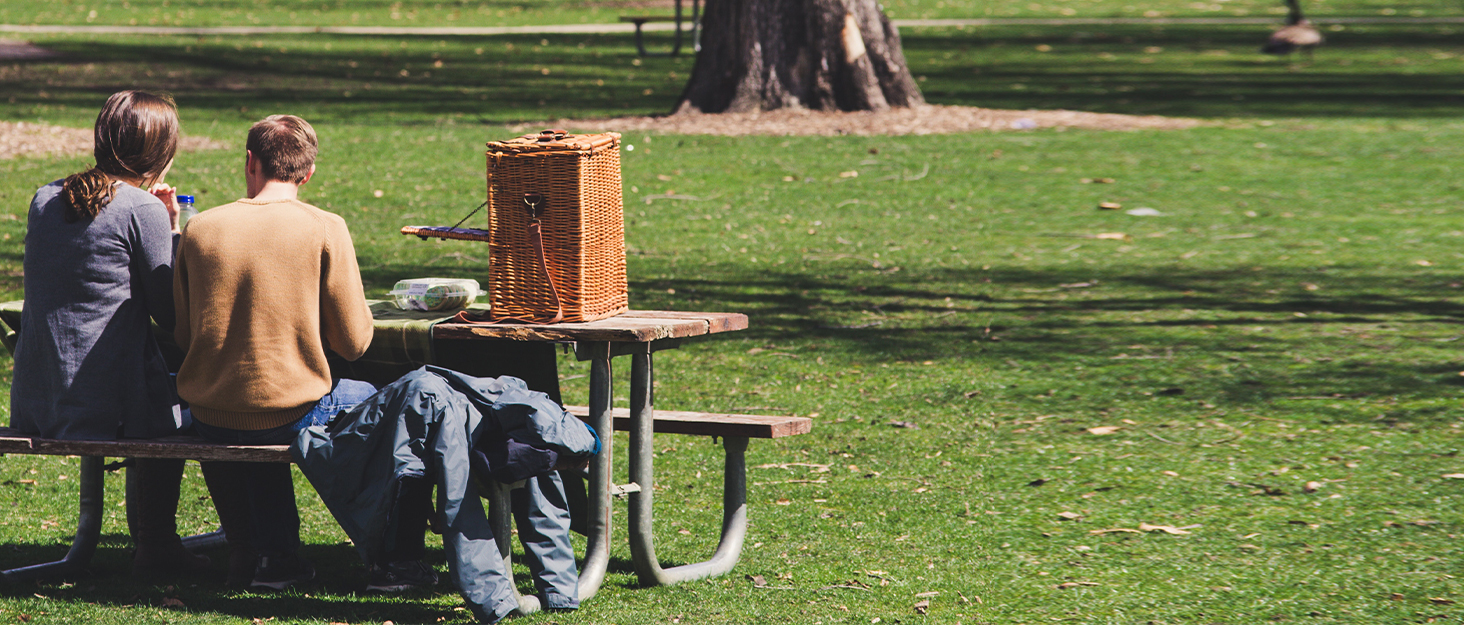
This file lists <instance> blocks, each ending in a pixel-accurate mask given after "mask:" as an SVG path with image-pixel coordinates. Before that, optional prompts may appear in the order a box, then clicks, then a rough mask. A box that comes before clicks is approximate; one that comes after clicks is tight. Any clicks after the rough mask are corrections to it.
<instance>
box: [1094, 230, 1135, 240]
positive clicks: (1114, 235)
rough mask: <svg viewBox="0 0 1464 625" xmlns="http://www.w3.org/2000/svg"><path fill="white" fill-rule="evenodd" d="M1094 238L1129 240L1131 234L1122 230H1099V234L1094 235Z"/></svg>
mask: <svg viewBox="0 0 1464 625" xmlns="http://www.w3.org/2000/svg"><path fill="white" fill-rule="evenodd" d="M1093 238H1095V239H1107V240H1110V241H1127V240H1128V238H1129V235H1126V234H1124V233H1122V232H1099V233H1098V234H1095V235H1093Z"/></svg>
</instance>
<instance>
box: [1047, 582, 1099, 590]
mask: <svg viewBox="0 0 1464 625" xmlns="http://www.w3.org/2000/svg"><path fill="white" fill-rule="evenodd" d="M1097 585H1098V582H1063V583H1061V584H1058V585H1056V586H1054V587H1053V588H1056V589H1058V590H1064V589H1067V588H1074V587H1077V586H1097Z"/></svg>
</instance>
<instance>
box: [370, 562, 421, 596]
mask: <svg viewBox="0 0 1464 625" xmlns="http://www.w3.org/2000/svg"><path fill="white" fill-rule="evenodd" d="M436 583H437V571H434V570H432V567H430V566H428V565H427V563H426V562H423V561H421V560H403V561H401V562H390V563H387V564H373V565H371V573H370V576H369V577H368V579H367V582H366V590H374V591H377V592H402V591H404V590H411V589H413V588H429V587H431V586H432V585H433V584H436Z"/></svg>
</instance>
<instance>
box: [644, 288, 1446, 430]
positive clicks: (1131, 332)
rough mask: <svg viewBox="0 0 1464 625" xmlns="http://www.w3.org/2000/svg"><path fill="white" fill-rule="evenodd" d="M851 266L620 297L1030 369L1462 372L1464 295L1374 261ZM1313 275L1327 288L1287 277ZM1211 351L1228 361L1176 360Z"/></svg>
mask: <svg viewBox="0 0 1464 625" xmlns="http://www.w3.org/2000/svg"><path fill="white" fill-rule="evenodd" d="M860 273H861V272H859V271H853V272H849V273H848V274H846V275H837V274H835V273H834V272H830V274H831V275H827V276H823V277H814V276H810V275H808V274H803V273H799V274H792V273H789V274H779V273H776V272H766V273H763V274H761V275H760V276H757V277H752V276H741V275H739V276H738V277H737V278H735V279H725V280H723V279H718V278H715V277H713V278H704V279H700V280H662V281H644V282H636V283H633V284H632V286H631V290H632V302H633V303H634V305H635V306H636V307H641V308H662V307H665V308H671V309H679V308H696V309H702V310H733V311H740V312H745V313H747V314H748V315H749V316H750V317H751V318H752V320H753V323H752V325H751V327H750V328H749V329H748V330H747V331H745V332H742V333H739V335H735V336H729V337H726V338H725V340H736V339H747V340H750V341H751V342H754V343H762V342H766V343H769V344H778V343H782V344H784V345H786V344H787V342H790V341H794V342H798V343H808V342H815V343H823V342H831V343H833V344H835V346H836V349H839V350H844V351H846V352H849V353H852V354H855V355H856V358H859V359H866V360H869V361H871V362H876V361H877V362H886V363H893V362H905V363H919V362H923V361H926V360H934V361H967V362H971V363H975V365H976V366H980V367H1000V368H1008V367H1011V368H1018V369H1021V370H1023V371H1024V372H1026V374H1027V375H1033V376H1038V377H1046V376H1045V375H1044V374H1043V373H1042V372H1044V371H1049V372H1053V374H1054V375H1059V377H1061V376H1063V375H1066V374H1060V373H1057V372H1061V371H1064V370H1067V371H1071V370H1073V368H1074V367H1075V366H1079V365H1082V366H1085V367H1086V368H1088V369H1090V370H1091V369H1094V368H1095V367H1128V368H1131V369H1135V371H1136V372H1137V373H1135V374H1134V375H1139V376H1140V377H1141V378H1144V377H1155V378H1162V377H1165V376H1169V377H1171V378H1186V379H1191V380H1192V381H1194V382H1195V383H1196V384H1199V385H1201V386H1204V387H1206V388H1207V389H1210V390H1212V391H1213V393H1214V396H1216V397H1220V398H1224V399H1226V400H1227V401H1234V402H1240V403H1256V402H1264V401H1269V400H1272V399H1279V398H1285V397H1294V396H1316V397H1322V396H1348V397H1360V396H1389V395H1399V396H1411V397H1422V398H1428V397H1437V398H1443V397H1450V396H1453V395H1456V394H1457V392H1458V387H1459V386H1460V385H1461V383H1464V380H1461V378H1460V377H1459V374H1458V372H1459V370H1460V362H1459V360H1460V359H1459V357H1458V353H1457V352H1458V348H1457V342H1456V341H1458V340H1460V339H1461V338H1464V330H1459V329H1452V330H1451V329H1448V328H1451V327H1453V326H1458V325H1460V324H1461V322H1464V308H1461V307H1460V306H1459V305H1458V304H1456V303H1455V302H1453V301H1451V300H1449V299H1447V295H1448V294H1450V293H1452V292H1453V291H1454V289H1453V288H1451V286H1450V284H1449V283H1446V282H1445V283H1438V282H1437V281H1436V280H1433V279H1418V278H1416V277H1415V276H1410V275H1407V274H1401V273H1397V274H1395V273H1387V272H1382V271H1378V270H1376V269H1375V268H1360V267H1352V268H1346V267H1338V268H1333V269H1330V270H1328V271H1327V272H1326V273H1325V274H1324V275H1320V276H1319V274H1318V272H1317V271H1316V270H1315V269H1299V270H1288V269H1285V268H1267V269H1265V270H1263V271H1252V270H1250V269H1249V268H1245V269H1233V270H1195V271H1188V270H1184V269H1176V268H1169V269H1157V268H1156V269H1138V270H1135V269H1127V270H1108V269H1103V268H1094V267H1083V268H1078V269H1073V270H1071V271H1065V270H1051V269H1048V270H1042V269H1030V270H1029V269H1022V268H1016V269H1001V270H993V271H979V270H953V269H947V270H938V271H933V272H929V273H925V274H922V275H903V274H895V275H896V276H900V277H898V278H897V279H893V280H892V279H890V278H888V277H885V276H873V275H871V273H872V272H869V271H868V270H866V271H864V272H862V273H863V275H859V274H860ZM708 274H711V275H715V272H707V273H704V274H703V275H708ZM988 279H989V281H990V282H989V283H988V282H987V280H988ZM1313 282H1324V283H1325V289H1322V290H1318V291H1307V290H1305V289H1304V288H1303V287H1302V286H1301V285H1303V284H1310V283H1313ZM928 285H943V286H944V287H948V288H950V290H942V287H935V288H931V287H929V286H928ZM1059 285H1083V286H1076V287H1070V288H1065V287H1062V286H1059ZM668 289H674V290H675V293H676V294H677V295H676V296H675V297H676V298H680V299H673V298H672V297H671V296H669V295H666V293H667V291H668ZM692 300H695V302H696V303H695V304H694V305H688V304H690V303H691V301H692ZM1394 351H1398V352H1399V353H1403V352H1405V351H1406V353H1407V356H1406V357H1400V356H1398V355H1393V354H1390V352H1394ZM1214 362H1225V363H1234V367H1235V370H1234V371H1233V372H1231V373H1230V374H1229V375H1227V376H1218V375H1209V374H1206V373H1205V372H1204V371H1198V370H1196V371H1185V369H1186V368H1187V367H1192V366H1198V365H1199V364H1200V363H1205V364H1210V363H1214ZM1140 363H1141V364H1140ZM1105 375H1106V374H1105ZM1036 383H1038V384H1047V383H1048V382H1046V381H1039V382H1036ZM1157 383H1159V382H1146V384H1157ZM1152 390H1156V391H1157V390H1161V389H1157V388H1156V389H1152ZM952 392H955V391H954V389H953V391H952ZM958 394H959V393H957V394H956V395H958ZM954 397H955V396H954V395H953V398H954ZM1440 418H1443V417H1442V416H1440Z"/></svg>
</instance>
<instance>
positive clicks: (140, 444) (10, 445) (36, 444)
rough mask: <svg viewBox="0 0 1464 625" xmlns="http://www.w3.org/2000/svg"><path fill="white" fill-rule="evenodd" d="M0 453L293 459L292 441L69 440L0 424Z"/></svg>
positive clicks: (173, 437)
mask: <svg viewBox="0 0 1464 625" xmlns="http://www.w3.org/2000/svg"><path fill="white" fill-rule="evenodd" d="M0 453H13V454H36V455H46V456H106V457H111V458H185V459H188V460H226V461H232V462H290V461H291V458H290V446H289V445H223V444H219V443H210V442H208V441H205V440H203V439H201V438H199V437H197V436H165V437H162V438H153V439H122V440H116V441H67V440H57V439H54V438H40V437H38V436H27V435H26V434H25V433H23V432H19V431H16V430H13V429H11V428H0Z"/></svg>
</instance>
